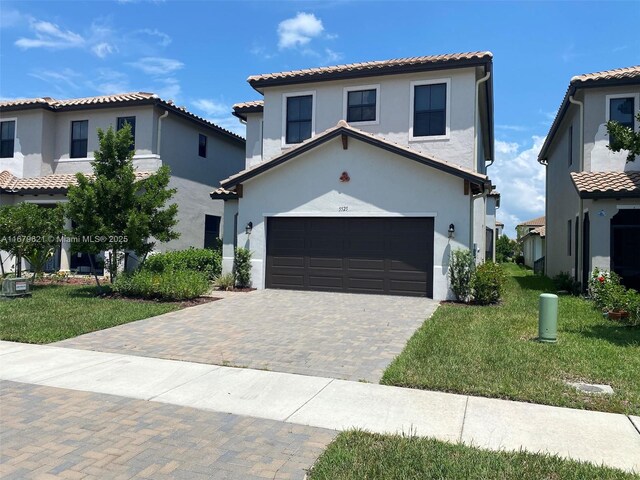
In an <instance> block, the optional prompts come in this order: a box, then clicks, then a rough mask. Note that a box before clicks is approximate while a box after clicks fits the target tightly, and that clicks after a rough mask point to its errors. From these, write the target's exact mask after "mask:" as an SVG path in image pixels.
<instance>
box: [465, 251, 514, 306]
mask: <svg viewBox="0 0 640 480" xmlns="http://www.w3.org/2000/svg"><path fill="white" fill-rule="evenodd" d="M506 278H507V277H506V274H505V273H504V269H503V268H502V266H500V265H498V264H497V263H493V262H485V263H483V264H482V265H480V266H479V267H478V268H476V270H475V273H474V275H473V297H474V299H475V301H476V302H477V303H479V304H480V305H489V304H492V303H498V301H500V297H501V296H502V291H503V289H504V283H505V281H506Z"/></svg>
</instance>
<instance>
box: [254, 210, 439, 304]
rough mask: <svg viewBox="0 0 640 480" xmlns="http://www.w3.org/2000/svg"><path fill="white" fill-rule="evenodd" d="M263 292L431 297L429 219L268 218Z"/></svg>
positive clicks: (430, 234)
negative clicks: (267, 289) (292, 291)
mask: <svg viewBox="0 0 640 480" xmlns="http://www.w3.org/2000/svg"><path fill="white" fill-rule="evenodd" d="M266 275H267V276H266V286H267V288H285V289H293V290H325V291H332V292H352V293H378V294H380V293H382V294H391V295H414V296H423V297H424V296H427V297H433V218H288V217H282V218H277V217H276V218H269V219H268V220H267V272H266Z"/></svg>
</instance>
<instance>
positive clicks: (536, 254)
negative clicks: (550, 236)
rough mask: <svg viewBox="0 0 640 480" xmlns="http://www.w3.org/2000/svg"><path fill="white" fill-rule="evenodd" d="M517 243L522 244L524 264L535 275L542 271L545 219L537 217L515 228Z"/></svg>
mask: <svg viewBox="0 0 640 480" xmlns="http://www.w3.org/2000/svg"><path fill="white" fill-rule="evenodd" d="M516 232H517V234H518V242H520V243H521V244H522V255H523V256H524V264H525V265H526V266H527V267H529V268H533V269H534V270H535V271H536V273H542V272H543V271H544V252H545V243H546V230H545V217H538V218H534V219H532V220H528V221H526V222H523V223H520V224H518V225H517V226H516Z"/></svg>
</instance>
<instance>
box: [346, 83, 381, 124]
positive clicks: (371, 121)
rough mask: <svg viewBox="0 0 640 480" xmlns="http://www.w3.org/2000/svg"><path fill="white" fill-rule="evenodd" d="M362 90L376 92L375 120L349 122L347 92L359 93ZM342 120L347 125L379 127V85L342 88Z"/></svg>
mask: <svg viewBox="0 0 640 480" xmlns="http://www.w3.org/2000/svg"><path fill="white" fill-rule="evenodd" d="M362 90H375V91H376V119H375V120H364V121H362V122H349V121H348V120H347V117H348V116H349V115H348V113H349V92H359V91H362ZM342 119H343V120H344V121H345V122H347V123H349V125H359V126H366V125H379V124H380V84H379V83H378V84H375V85H355V86H353V87H344V88H343V89H342Z"/></svg>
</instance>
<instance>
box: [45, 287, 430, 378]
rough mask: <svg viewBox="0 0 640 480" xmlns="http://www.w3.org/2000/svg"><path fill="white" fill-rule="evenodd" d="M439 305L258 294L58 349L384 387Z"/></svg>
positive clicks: (319, 294) (415, 300)
mask: <svg viewBox="0 0 640 480" xmlns="http://www.w3.org/2000/svg"><path fill="white" fill-rule="evenodd" d="M436 307H437V302H435V301H433V300H429V299H425V298H413V297H391V296H381V295H380V296H379V295H354V294H343V293H325V292H295V291H286V290H258V291H254V292H251V293H247V294H241V295H233V296H230V297H228V298H224V299H222V300H218V301H216V302H213V303H208V304H204V305H199V306H196V307H192V308H188V309H185V310H180V311H177V312H171V313H167V314H165V315H160V316H158V317H153V318H149V319H146V320H141V321H138V322H133V323H129V324H126V325H121V326H118V327H114V328H110V329H108V330H102V331H99V332H93V333H89V334H86V335H82V336H80V337H76V338H73V339H69V340H64V341H62V342H58V343H56V344H55V345H56V346H60V347H71V348H81V349H89V350H99V351H105V352H116V353H128V354H131V355H142V356H149V357H157V358H168V359H176V360H186V361H191V362H201V363H210V364H217V365H231V366H242V367H250V368H260V369H269V370H273V371H280V372H288V373H299V374H304V375H316V376H324V377H331V378H340V379H345V380H367V381H371V382H377V381H379V380H380V377H381V376H382V372H383V371H384V369H385V367H386V366H387V365H388V364H389V363H390V362H391V360H393V358H394V357H395V356H396V355H398V354H399V353H400V352H401V351H402V349H403V348H404V345H405V343H406V341H407V340H408V339H409V337H410V336H411V335H412V334H413V332H414V331H415V330H416V329H417V328H418V327H419V326H420V325H421V324H422V322H424V320H425V319H426V318H428V317H429V316H430V315H431V314H432V313H433V312H434V311H435V309H436Z"/></svg>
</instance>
